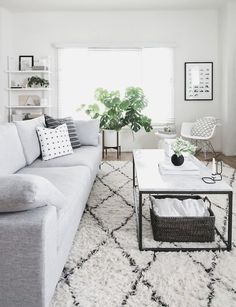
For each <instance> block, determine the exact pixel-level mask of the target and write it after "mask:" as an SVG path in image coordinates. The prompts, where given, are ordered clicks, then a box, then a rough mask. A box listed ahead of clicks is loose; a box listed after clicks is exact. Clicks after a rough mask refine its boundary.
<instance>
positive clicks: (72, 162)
mask: <svg viewBox="0 0 236 307" xmlns="http://www.w3.org/2000/svg"><path fill="white" fill-rule="evenodd" d="M101 155H102V150H101V147H100V146H81V147H80V148H77V149H75V150H74V152H73V154H71V155H68V156H64V157H59V158H55V159H52V160H48V161H42V160H41V159H37V160H36V161H34V162H33V163H32V164H31V165H30V166H29V168H34V167H64V166H78V165H84V166H87V167H89V169H90V172H91V176H92V178H93V179H94V178H95V177H96V174H97V171H98V168H99V165H100V162H101Z"/></svg>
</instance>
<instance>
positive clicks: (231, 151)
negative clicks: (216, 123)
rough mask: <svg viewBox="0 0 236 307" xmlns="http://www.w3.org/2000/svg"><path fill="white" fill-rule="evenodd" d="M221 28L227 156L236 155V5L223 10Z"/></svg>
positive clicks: (224, 139)
mask: <svg viewBox="0 0 236 307" xmlns="http://www.w3.org/2000/svg"><path fill="white" fill-rule="evenodd" d="M219 28H220V43H221V44H220V46H219V50H220V57H221V63H222V82H221V101H222V117H223V129H222V140H223V146H222V147H223V151H224V153H225V154H226V155H236V124H235V119H236V35H235V29H236V3H230V4H228V5H227V6H226V7H225V8H224V9H222V10H221V12H220V23H219Z"/></svg>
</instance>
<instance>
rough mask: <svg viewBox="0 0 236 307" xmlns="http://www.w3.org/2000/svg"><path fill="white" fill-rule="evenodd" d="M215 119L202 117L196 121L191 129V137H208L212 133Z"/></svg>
mask: <svg viewBox="0 0 236 307" xmlns="http://www.w3.org/2000/svg"><path fill="white" fill-rule="evenodd" d="M215 125H216V119H215V118H214V117H204V118H201V119H198V120H197V121H196V122H195V123H194V124H193V127H192V130H191V135H193V136H200V137H209V136H210V135H211V133H212V130H213V128H214V126H215Z"/></svg>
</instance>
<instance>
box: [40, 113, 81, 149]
mask: <svg viewBox="0 0 236 307" xmlns="http://www.w3.org/2000/svg"><path fill="white" fill-rule="evenodd" d="M44 116H45V123H46V126H47V127H48V128H51V129H54V128H56V127H58V126H60V125H62V124H66V125H67V128H68V132H69V137H70V142H71V146H72V148H74V149H75V148H79V147H80V146H81V144H80V141H79V137H78V134H77V131H76V127H75V123H74V121H73V119H72V117H65V118H53V117H51V116H49V115H46V114H45V115H44Z"/></svg>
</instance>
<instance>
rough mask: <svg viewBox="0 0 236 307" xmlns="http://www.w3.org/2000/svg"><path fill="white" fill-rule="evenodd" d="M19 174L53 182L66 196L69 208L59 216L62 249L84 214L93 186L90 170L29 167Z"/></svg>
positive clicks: (59, 240)
mask: <svg viewBox="0 0 236 307" xmlns="http://www.w3.org/2000/svg"><path fill="white" fill-rule="evenodd" d="M19 173H21V174H34V175H38V176H42V177H44V178H46V179H47V180H49V181H50V182H52V183H53V184H54V185H55V186H56V187H57V188H58V190H60V191H61V192H62V193H63V194H64V195H65V197H66V200H67V202H66V204H67V207H64V208H63V209H62V210H61V211H60V212H59V215H58V247H59V248H60V247H61V244H62V242H64V240H69V239H70V236H71V231H72V230H71V228H74V229H75V230H76V228H77V227H78V224H79V221H80V218H81V216H82V214H83V212H84V208H85V205H86V202H87V199H88V196H89V193H90V190H91V187H92V184H93V180H92V179H91V175H90V171H89V168H88V167H86V166H75V167H64V168H63V167H51V168H29V167H28V168H24V169H22V170H21V171H20V172H19ZM72 232H73V231H72ZM68 235H69V237H68Z"/></svg>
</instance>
